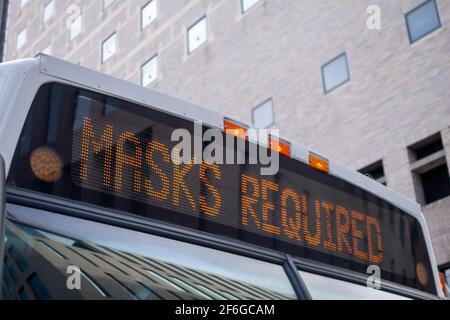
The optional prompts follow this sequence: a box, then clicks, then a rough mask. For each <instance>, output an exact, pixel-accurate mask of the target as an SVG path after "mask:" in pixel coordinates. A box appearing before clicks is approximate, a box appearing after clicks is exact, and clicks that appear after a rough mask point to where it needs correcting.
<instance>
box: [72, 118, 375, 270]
mask: <svg viewBox="0 0 450 320" xmlns="http://www.w3.org/2000/svg"><path fill="white" fill-rule="evenodd" d="M79 118H80V119H83V120H82V124H81V133H79V132H77V133H75V134H74V143H73V146H74V152H73V159H75V160H76V162H78V161H79V163H80V166H79V167H76V169H75V170H73V171H72V177H73V179H74V181H76V182H77V183H79V184H80V185H82V186H84V187H90V188H93V189H95V190H99V191H103V192H111V193H114V194H118V195H121V196H123V197H126V198H130V199H138V200H140V201H143V202H148V203H149V204H152V205H156V206H161V207H164V208H171V209H173V210H174V211H180V212H183V213H186V214H190V215H194V216H203V217H205V218H207V219H210V220H213V221H217V222H220V223H223V224H227V225H230V226H233V227H236V228H238V229H241V228H243V229H247V230H249V231H253V232H258V233H261V234H264V235H268V236H273V237H278V238H280V239H283V240H285V241H289V242H293V243H296V244H297V243H298V244H306V245H309V246H311V247H318V248H320V249H322V250H325V251H329V252H333V253H340V254H344V255H348V256H351V257H352V258H355V259H359V260H361V261H365V262H370V263H374V264H379V263H381V262H382V261H383V236H382V232H381V223H380V221H379V218H377V217H374V216H371V215H369V214H367V213H366V211H367V210H368V209H369V208H364V207H362V206H358V205H357V203H358V202H357V200H358V199H356V198H355V199H347V201H346V197H348V195H345V194H342V195H341V197H342V200H341V201H339V202H336V200H338V199H339V198H337V197H336V195H335V194H333V190H328V189H329V187H327V186H322V185H321V184H319V183H318V182H316V181H314V180H312V179H309V178H306V177H302V176H298V175H296V174H295V173H289V174H288V173H287V172H286V171H284V170H282V172H281V174H280V176H278V177H276V178H265V177H260V176H259V174H258V172H255V170H254V169H253V170H252V168H242V167H241V166H232V165H229V164H228V165H217V164H214V163H206V162H202V163H201V164H199V165H195V164H194V159H192V163H187V164H174V163H173V161H171V157H170V153H171V148H170V145H168V143H167V142H166V143H164V142H163V141H162V140H157V138H156V137H153V138H152V137H150V136H147V135H145V134H143V133H142V132H136V130H133V128H132V127H128V128H125V126H124V125H123V124H122V125H115V123H112V122H106V121H102V120H99V119H97V120H94V119H93V118H92V117H90V116H89V115H83V116H81V115H80V117H79ZM76 127H77V128H78V127H79V126H76ZM160 139H161V138H160ZM78 168H79V169H78ZM255 173H256V174H255ZM289 175H290V176H291V177H289ZM349 200H350V201H349Z"/></svg>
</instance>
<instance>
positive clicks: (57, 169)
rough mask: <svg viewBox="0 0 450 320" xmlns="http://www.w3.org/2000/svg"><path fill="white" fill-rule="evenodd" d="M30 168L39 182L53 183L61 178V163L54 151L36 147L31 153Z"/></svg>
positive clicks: (48, 148)
mask: <svg viewBox="0 0 450 320" xmlns="http://www.w3.org/2000/svg"><path fill="white" fill-rule="evenodd" d="M30 167H31V171H33V173H34V175H35V176H36V177H37V178H38V179H39V180H41V181H44V182H47V183H54V182H56V181H58V180H59V179H60V178H61V176H62V172H63V161H62V159H61V157H60V155H59V154H58V153H57V152H56V151H55V150H54V149H52V148H50V147H38V148H37V149H35V150H34V151H33V152H32V153H31V156H30Z"/></svg>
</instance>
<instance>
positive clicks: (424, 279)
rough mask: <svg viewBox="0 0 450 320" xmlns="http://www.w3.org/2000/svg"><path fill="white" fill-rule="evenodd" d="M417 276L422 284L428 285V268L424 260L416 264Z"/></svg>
mask: <svg viewBox="0 0 450 320" xmlns="http://www.w3.org/2000/svg"><path fill="white" fill-rule="evenodd" d="M416 276H417V280H419V283H420V284H421V285H423V286H426V285H427V284H428V275H427V269H426V268H425V266H424V264H423V263H422V262H419V263H418V264H417V265H416Z"/></svg>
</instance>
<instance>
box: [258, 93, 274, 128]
mask: <svg viewBox="0 0 450 320" xmlns="http://www.w3.org/2000/svg"><path fill="white" fill-rule="evenodd" d="M252 121H253V124H254V125H255V127H258V128H269V127H271V126H272V125H273V124H274V123H275V111H274V108H273V100H272V99H269V100H266V101H265V102H263V103H261V104H260V105H259V106H257V107H255V108H253V110H252Z"/></svg>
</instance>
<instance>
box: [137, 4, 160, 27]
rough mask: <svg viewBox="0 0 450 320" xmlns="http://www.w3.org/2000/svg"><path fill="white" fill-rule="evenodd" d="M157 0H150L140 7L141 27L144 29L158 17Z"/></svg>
mask: <svg viewBox="0 0 450 320" xmlns="http://www.w3.org/2000/svg"><path fill="white" fill-rule="evenodd" d="M156 1H157V0H151V1H150V2H149V3H147V4H146V5H145V6H144V7H143V8H142V9H141V29H142V30H144V29H145V28H146V27H147V26H148V25H149V24H151V23H152V22H153V21H155V20H156V18H157V17H158V7H157V5H158V4H157V2H156Z"/></svg>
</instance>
